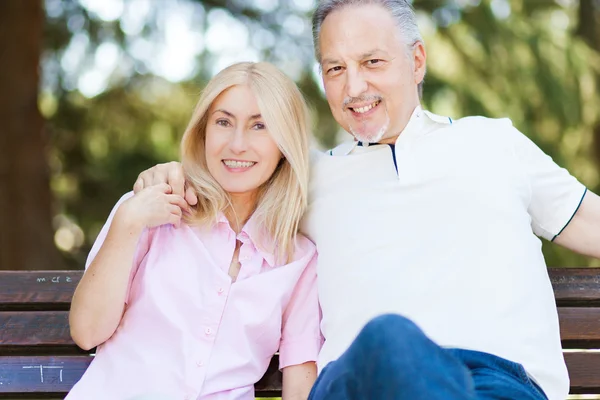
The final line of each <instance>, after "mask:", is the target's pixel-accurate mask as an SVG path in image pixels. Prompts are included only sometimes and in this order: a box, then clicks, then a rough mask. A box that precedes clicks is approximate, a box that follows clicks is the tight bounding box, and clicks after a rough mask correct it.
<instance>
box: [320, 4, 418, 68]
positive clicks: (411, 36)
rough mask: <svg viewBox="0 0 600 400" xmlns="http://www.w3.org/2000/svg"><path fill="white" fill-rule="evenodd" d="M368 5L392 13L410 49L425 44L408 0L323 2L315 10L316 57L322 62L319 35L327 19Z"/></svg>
mask: <svg viewBox="0 0 600 400" xmlns="http://www.w3.org/2000/svg"><path fill="white" fill-rule="evenodd" d="M367 4H379V5H380V6H383V7H384V8H385V9H386V10H388V11H389V12H390V14H391V15H392V17H393V18H394V20H395V21H396V25H398V28H399V30H400V33H401V38H402V39H403V40H404V42H405V43H406V45H407V47H408V48H412V46H414V44H415V43H417V42H421V43H423V39H422V38H421V32H419V27H418V25H417V18H416V16H415V11H414V10H413V8H412V6H411V5H410V4H409V3H408V1H407V0H321V1H319V5H318V6H317V9H316V10H315V12H314V14H313V18H312V32H313V42H314V46H315V57H316V58H317V61H319V62H321V46H320V43H319V35H320V33H321V25H322V24H323V21H325V18H327V16H328V15H329V14H331V13H332V12H333V11H336V10H340V9H342V8H344V7H348V6H360V5H367Z"/></svg>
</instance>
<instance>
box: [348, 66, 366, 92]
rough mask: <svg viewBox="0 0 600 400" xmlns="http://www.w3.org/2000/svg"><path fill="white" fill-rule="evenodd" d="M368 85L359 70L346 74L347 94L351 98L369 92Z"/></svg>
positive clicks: (349, 71) (351, 70)
mask: <svg viewBox="0 0 600 400" xmlns="http://www.w3.org/2000/svg"><path fill="white" fill-rule="evenodd" d="M368 86H369V85H368V83H367V81H366V80H365V78H364V76H363V74H362V72H361V71H360V70H358V69H350V68H349V69H348V72H347V73H346V94H347V95H348V96H349V97H360V96H361V95H362V94H363V93H365V92H366V91H367V88H368Z"/></svg>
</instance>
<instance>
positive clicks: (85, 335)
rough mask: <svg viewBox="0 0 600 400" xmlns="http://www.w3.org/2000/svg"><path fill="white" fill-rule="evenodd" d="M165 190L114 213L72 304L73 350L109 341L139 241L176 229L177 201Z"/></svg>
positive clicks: (140, 195) (180, 202)
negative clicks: (151, 231)
mask: <svg viewBox="0 0 600 400" xmlns="http://www.w3.org/2000/svg"><path fill="white" fill-rule="evenodd" d="M170 191H171V189H170V187H169V186H168V185H166V184H165V185H157V186H154V187H150V188H147V189H145V190H143V191H142V192H140V193H138V194H136V195H135V196H133V197H131V198H129V199H127V200H126V201H124V202H123V203H122V204H121V205H120V206H118V209H117V210H116V212H115V214H114V217H113V219H112V221H111V222H110V228H109V230H108V233H107V235H106V239H105V240H104V243H102V246H101V248H100V250H99V251H98V254H97V255H96V257H95V258H94V259H93V261H92V262H91V264H90V266H89V267H88V269H87V271H86V272H85V274H84V275H83V277H82V279H81V281H80V282H79V285H77V289H76V290H75V294H74V296H73V301H72V302H71V312H70V313H69V325H70V327H71V336H72V338H73V340H74V341H75V343H77V345H78V346H79V347H81V348H83V349H85V350H89V349H91V348H93V347H95V346H97V345H99V344H101V343H103V342H105V341H106V340H107V339H108V338H110V337H111V336H112V334H113V333H114V332H115V330H116V329H117V327H118V326H119V322H120V321H121V317H122V315H123V310H124V308H125V302H126V298H125V297H126V295H127V289H128V286H129V280H130V276H131V272H132V268H133V267H134V255H135V251H136V247H137V243H138V240H139V238H140V235H141V233H142V231H143V230H144V229H145V228H150V227H154V226H158V225H162V224H166V223H172V224H175V225H178V224H179V222H180V218H181V215H182V212H181V207H182V206H183V207H187V205H186V204H185V201H184V200H183V198H181V196H177V195H172V194H169V193H170Z"/></svg>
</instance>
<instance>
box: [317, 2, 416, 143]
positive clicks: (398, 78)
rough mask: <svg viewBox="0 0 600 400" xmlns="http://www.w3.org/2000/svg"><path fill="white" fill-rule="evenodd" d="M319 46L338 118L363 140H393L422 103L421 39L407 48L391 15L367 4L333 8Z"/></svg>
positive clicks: (325, 80)
mask: <svg viewBox="0 0 600 400" xmlns="http://www.w3.org/2000/svg"><path fill="white" fill-rule="evenodd" d="M320 51H321V68H322V70H323V84H324V86H325V95H326V97H327V101H328V102H329V107H330V108H331V112H332V114H333V117H334V118H335V120H336V121H337V122H338V123H339V124H340V125H341V126H342V127H343V128H344V129H345V130H346V131H348V132H350V133H352V134H353V135H354V136H355V137H356V138H357V139H358V140H360V141H364V142H370V143H374V142H393V141H394V140H395V138H396V137H397V136H398V134H399V133H400V132H401V131H402V130H403V129H404V127H405V126H406V124H407V123H408V120H409V119H410V116H411V114H412V112H413V110H414V109H415V107H416V106H417V105H418V104H419V95H418V90H417V85H418V84H419V82H421V80H422V79H423V76H424V74H425V59H426V55H425V49H424V47H423V45H422V44H421V43H417V44H416V45H415V46H414V47H412V48H409V47H408V46H407V44H406V43H405V42H404V41H403V40H402V38H401V34H400V31H399V28H398V26H397V25H396V23H395V21H394V20H393V17H392V15H391V14H390V13H389V12H388V11H387V10H386V9H385V8H383V7H382V6H380V5H376V4H369V5H362V6H347V7H344V8H342V9H340V10H337V11H334V12H332V13H331V14H329V15H328V16H327V18H325V21H324V22H323V24H322V25H321V33H320Z"/></svg>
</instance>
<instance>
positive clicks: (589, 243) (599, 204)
mask: <svg viewBox="0 0 600 400" xmlns="http://www.w3.org/2000/svg"><path fill="white" fill-rule="evenodd" d="M554 243H557V244H559V245H561V246H563V247H566V248H567V249H570V250H573V251H575V252H577V253H580V254H583V255H586V256H591V257H596V258H600V196H598V195H597V194H595V193H592V192H590V191H589V190H588V191H587V193H586V195H585V197H584V198H583V200H582V202H581V205H580V206H579V209H578V210H577V212H576V213H575V215H574V216H573V219H572V220H571V222H569V224H568V225H567V226H566V227H565V229H564V230H563V231H562V232H561V233H560V234H559V235H558V236H557V237H556V238H555V239H554Z"/></svg>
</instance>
